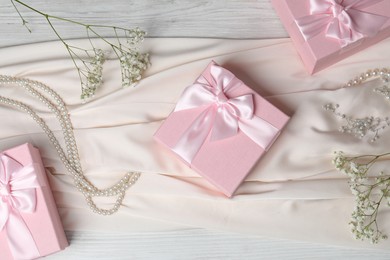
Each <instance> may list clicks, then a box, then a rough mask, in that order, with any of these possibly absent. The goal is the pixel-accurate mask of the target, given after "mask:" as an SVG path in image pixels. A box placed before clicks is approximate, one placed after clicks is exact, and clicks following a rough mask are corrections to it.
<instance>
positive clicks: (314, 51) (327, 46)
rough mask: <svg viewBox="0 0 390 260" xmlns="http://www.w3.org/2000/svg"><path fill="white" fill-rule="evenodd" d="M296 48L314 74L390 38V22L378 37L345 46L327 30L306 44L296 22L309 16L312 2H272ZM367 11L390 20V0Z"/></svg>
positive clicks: (299, 0)
mask: <svg viewBox="0 0 390 260" xmlns="http://www.w3.org/2000/svg"><path fill="white" fill-rule="evenodd" d="M271 1H272V4H273V6H274V8H275V10H276V12H277V14H278V15H279V17H280V20H281V21H282V23H283V25H284V27H285V28H286V30H287V32H288V34H289V35H290V37H291V39H292V41H293V43H294V46H295V48H296V50H297V52H298V53H299V55H300V56H301V58H302V60H303V63H304V65H305V67H306V70H307V71H308V72H309V73H310V74H313V73H315V72H318V71H320V70H322V69H325V68H326V67H329V66H331V65H333V64H334V63H337V62H339V61H341V60H343V59H345V58H347V57H349V56H351V55H353V54H355V53H357V52H359V51H361V50H363V49H365V48H367V47H369V46H371V45H373V44H375V43H378V42H379V41H382V40H384V39H386V38H387V37H389V36H390V19H389V20H388V21H387V22H386V23H385V24H384V25H383V26H382V28H381V29H380V31H379V32H378V34H376V36H374V37H370V38H362V39H360V40H358V41H356V42H353V43H351V44H349V45H347V46H345V47H341V45H340V43H339V42H338V40H336V39H332V38H328V37H326V35H325V30H324V31H323V32H322V33H319V34H318V35H316V36H315V37H313V38H311V39H309V40H307V41H305V40H304V38H303V35H302V33H301V32H300V30H299V29H298V26H297V24H296V22H295V20H296V19H298V18H301V17H304V16H307V15H309V14H310V8H309V6H310V0H271ZM364 10H365V11H367V12H371V13H375V14H379V15H383V16H386V17H390V1H388V0H384V1H382V2H379V3H376V4H374V5H372V6H369V7H366V8H365V9H364Z"/></svg>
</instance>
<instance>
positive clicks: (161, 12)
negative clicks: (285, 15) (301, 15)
mask: <svg viewBox="0 0 390 260" xmlns="http://www.w3.org/2000/svg"><path fill="white" fill-rule="evenodd" d="M24 2H25V3H27V4H29V5H31V6H33V7H35V8H37V9H39V10H40V11H43V12H46V13H49V14H51V15H56V16H60V17H64V18H70V19H73V20H78V21H82V22H85V23H88V24H105V25H115V26H121V27H126V28H131V27H135V26H138V27H140V28H142V29H144V30H146V31H147V32H148V36H149V37H212V38H240V39H246V38H256V39H264V38H280V37H287V33H286V32H285V30H284V28H283V26H282V24H281V23H280V20H279V18H278V17H277V15H276V13H275V11H274V10H273V8H272V6H271V4H270V0H144V1H142V0H115V1H109V2H107V1H103V0H67V1H58V0H55V1H50V0H25V1H24ZM18 6H19V5H18ZM19 10H20V12H21V13H22V15H23V16H24V18H25V19H26V20H27V21H28V25H29V27H30V28H31V29H32V31H33V32H32V33H31V34H29V33H28V31H27V30H26V28H24V27H23V26H22V22H21V19H20V17H19V16H18V14H17V12H16V11H15V9H14V7H13V6H12V4H11V1H10V0H0V35H1V38H0V47H5V46H11V45H18V44H25V43H33V42H42V41H48V40H55V39H57V38H56V36H55V35H54V33H53V32H52V31H51V29H50V27H49V26H48V24H47V21H46V20H45V18H44V17H43V16H39V15H36V13H34V12H33V11H31V10H28V9H27V8H25V7H22V6H19ZM55 26H56V28H57V29H58V31H59V32H60V34H61V36H63V37H64V38H66V39H69V38H85V37H86V35H85V30H83V29H82V28H80V27H79V26H74V25H71V24H69V23H64V22H56V23H55ZM102 34H103V35H104V36H113V35H114V34H113V32H112V31H111V30H105V31H102Z"/></svg>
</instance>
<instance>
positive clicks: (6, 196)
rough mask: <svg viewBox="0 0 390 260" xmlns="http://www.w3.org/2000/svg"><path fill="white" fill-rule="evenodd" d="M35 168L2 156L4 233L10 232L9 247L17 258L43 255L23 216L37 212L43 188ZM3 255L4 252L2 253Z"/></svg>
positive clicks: (1, 218)
mask: <svg viewBox="0 0 390 260" xmlns="http://www.w3.org/2000/svg"><path fill="white" fill-rule="evenodd" d="M34 171H35V170H34V166H33V165H27V166H23V165H21V164H20V163H19V162H17V161H15V160H14V159H12V158H11V157H9V156H7V155H5V154H0V231H2V230H3V229H4V230H5V231H6V234H7V239H8V244H9V248H10V250H11V253H12V255H13V257H14V258H15V259H35V258H37V257H39V256H40V254H39V251H38V248H37V246H36V244H35V241H34V239H33V237H32V235H31V233H30V230H29V229H28V227H27V225H26V223H25V222H24V220H23V218H22V216H21V215H20V214H21V213H33V212H34V211H35V207H36V191H35V188H37V187H39V184H38V180H37V177H36V174H35V173H34ZM0 254H1V252H0Z"/></svg>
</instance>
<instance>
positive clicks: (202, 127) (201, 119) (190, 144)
mask: <svg viewBox="0 0 390 260" xmlns="http://www.w3.org/2000/svg"><path fill="white" fill-rule="evenodd" d="M214 109H215V108H214V106H209V107H208V108H206V109H205V110H204V111H203V112H202V113H201V114H200V115H199V116H198V117H197V118H196V119H195V120H194V122H192V123H191V125H190V127H189V128H187V130H186V131H185V132H184V134H183V135H182V136H181V137H180V138H179V140H178V141H177V143H176V144H175V146H174V147H172V151H174V152H175V153H176V154H178V155H179V156H180V157H181V158H182V159H183V160H184V161H186V162H187V163H188V164H191V162H192V160H193V159H194V158H195V156H196V154H197V153H198V152H199V150H200V148H201V147H202V145H203V143H204V142H205V141H206V138H207V136H208V135H209V133H210V131H211V129H212V127H213V122H214V118H215V111H214Z"/></svg>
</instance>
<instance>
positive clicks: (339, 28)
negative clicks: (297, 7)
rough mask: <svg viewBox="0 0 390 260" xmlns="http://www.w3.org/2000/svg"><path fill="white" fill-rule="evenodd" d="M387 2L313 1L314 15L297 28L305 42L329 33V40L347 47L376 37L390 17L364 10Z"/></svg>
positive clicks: (375, 0) (302, 20)
mask: <svg viewBox="0 0 390 260" xmlns="http://www.w3.org/2000/svg"><path fill="white" fill-rule="evenodd" d="M382 1H383V0H310V15H308V16H304V17H301V18H298V19H297V20H296V24H297V25H298V28H299V30H300V31H301V33H302V35H303V37H304V38H305V40H306V41H307V40H309V39H311V38H313V37H315V36H316V35H318V34H320V33H322V32H323V31H326V36H327V37H330V38H334V39H337V40H339V42H340V44H341V46H343V47H344V46H346V45H348V44H350V43H352V42H355V41H357V40H359V39H361V38H363V37H373V36H375V35H376V34H377V33H378V32H379V31H380V29H381V28H382V26H383V25H384V24H385V23H386V22H387V20H388V19H389V17H386V16H382V15H378V14H374V13H369V12H367V11H364V8H367V7H369V6H372V5H374V4H377V3H379V2H382Z"/></svg>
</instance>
